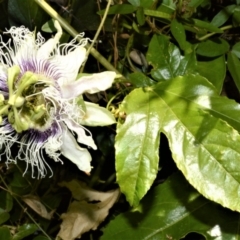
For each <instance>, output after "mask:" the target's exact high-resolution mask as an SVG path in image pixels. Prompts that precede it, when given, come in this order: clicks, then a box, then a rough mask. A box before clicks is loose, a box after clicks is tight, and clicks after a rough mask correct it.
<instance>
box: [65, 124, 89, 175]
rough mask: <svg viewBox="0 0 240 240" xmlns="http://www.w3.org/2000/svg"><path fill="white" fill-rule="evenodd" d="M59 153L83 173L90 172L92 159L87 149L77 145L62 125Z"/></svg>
mask: <svg viewBox="0 0 240 240" xmlns="http://www.w3.org/2000/svg"><path fill="white" fill-rule="evenodd" d="M62 130H63V135H62V142H63V144H62V147H61V153H62V154H63V155H64V156H65V157H66V158H68V159H69V160H70V161H71V162H73V163H74V164H76V165H77V166H78V168H79V169H80V170H82V171H84V172H85V173H90V171H91V165H90V162H91V160H92V158H91V155H90V153H89V152H88V150H87V149H85V148H81V147H79V146H78V144H77V142H76V141H75V139H74V137H73V136H72V134H71V133H70V131H69V130H68V129H67V128H66V127H65V126H63V127H62Z"/></svg>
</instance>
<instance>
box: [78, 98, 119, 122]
mask: <svg viewBox="0 0 240 240" xmlns="http://www.w3.org/2000/svg"><path fill="white" fill-rule="evenodd" d="M85 106H86V109H87V111H86V113H85V115H84V117H83V119H81V121H80V122H79V123H80V124H82V125H86V126H107V125H111V124H114V123H116V120H115V118H114V116H113V115H112V113H111V112H109V111H108V110H107V109H106V108H103V107H100V106H99V105H98V104H95V103H90V102H86V101H85Z"/></svg>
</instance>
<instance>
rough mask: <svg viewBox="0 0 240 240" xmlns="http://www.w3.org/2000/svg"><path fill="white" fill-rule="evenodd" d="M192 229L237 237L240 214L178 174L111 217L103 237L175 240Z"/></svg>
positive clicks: (209, 238)
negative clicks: (207, 195) (225, 207)
mask: <svg viewBox="0 0 240 240" xmlns="http://www.w3.org/2000/svg"><path fill="white" fill-rule="evenodd" d="M189 232H197V233H199V234H202V235H204V236H205V238H206V240H218V239H222V240H233V239H238V238H239V237H240V232H239V213H236V212H232V211H230V210H228V209H224V208H222V207H220V206H219V205H217V204H214V203H213V202H211V201H208V200H207V199H205V198H203V197H202V196H201V195H200V194H199V193H198V192H197V191H196V190H194V189H193V188H192V187H191V186H190V185H189V184H188V183H187V181H186V180H185V179H184V177H183V176H182V175H181V174H179V173H177V174H174V175H173V176H171V177H170V178H169V179H168V180H167V181H166V182H164V183H163V184H161V185H158V186H157V187H155V188H153V189H152V190H151V191H150V192H149V193H148V195H147V196H146V197H145V198H144V199H143V201H142V202H141V203H140V205H139V206H138V207H137V208H135V209H132V211H131V212H127V213H123V214H120V215H118V216H117V217H116V218H115V219H114V220H112V221H111V222H110V223H109V224H108V225H107V227H106V228H105V229H104V230H103V236H102V237H101V240H109V239H115V240H122V239H131V240H143V239H145V240H146V239H148V240H155V239H159V240H160V239H166V240H167V239H174V240H175V239H182V238H183V237H184V236H186V235H187V234H188V233H189Z"/></svg>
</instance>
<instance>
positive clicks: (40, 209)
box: [22, 195, 52, 219]
mask: <svg viewBox="0 0 240 240" xmlns="http://www.w3.org/2000/svg"><path fill="white" fill-rule="evenodd" d="M22 200H23V201H24V202H25V203H26V204H27V205H28V206H29V207H30V208H31V209H32V210H33V211H34V212H36V213H37V214H39V215H40V216H41V217H43V218H46V219H51V215H52V214H50V213H48V211H47V209H46V207H45V206H44V205H43V204H42V203H41V202H40V200H39V198H38V197H37V196H33V195H26V196H23V197H22Z"/></svg>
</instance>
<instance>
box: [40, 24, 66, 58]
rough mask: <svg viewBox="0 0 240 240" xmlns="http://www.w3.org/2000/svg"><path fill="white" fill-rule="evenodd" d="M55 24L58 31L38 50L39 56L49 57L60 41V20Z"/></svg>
mask: <svg viewBox="0 0 240 240" xmlns="http://www.w3.org/2000/svg"><path fill="white" fill-rule="evenodd" d="M54 26H55V28H56V29H57V33H56V35H55V36H54V38H51V39H49V40H48V41H47V42H45V43H44V44H43V45H42V46H41V47H40V48H39V49H38V52H37V58H41V59H47V58H48V57H49V56H50V54H51V52H52V51H53V50H54V49H55V48H56V46H57V44H58V43H59V40H60V38H61V36H62V28H61V26H60V24H59V23H58V21H55V22H54Z"/></svg>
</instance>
